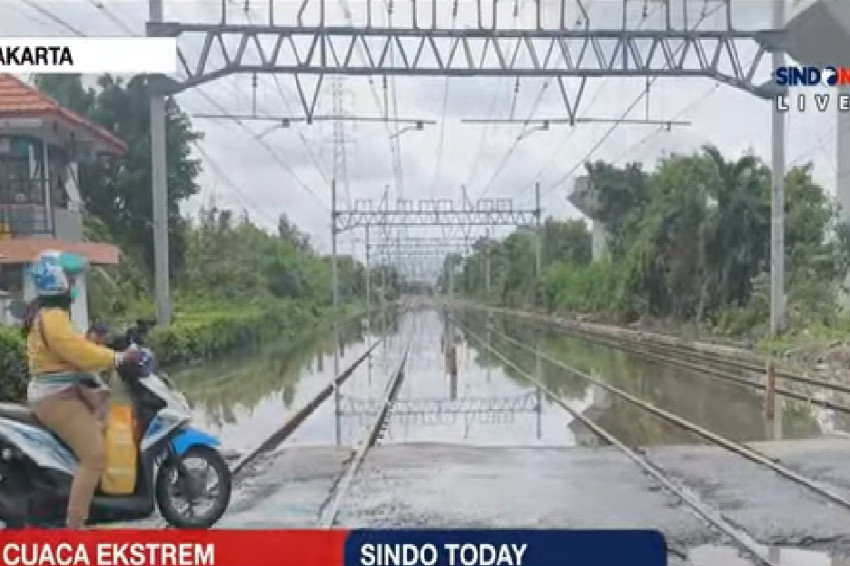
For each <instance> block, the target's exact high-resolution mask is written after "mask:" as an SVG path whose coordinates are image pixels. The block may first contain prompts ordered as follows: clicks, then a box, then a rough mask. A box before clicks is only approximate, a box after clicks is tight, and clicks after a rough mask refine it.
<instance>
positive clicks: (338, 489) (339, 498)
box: [319, 346, 410, 529]
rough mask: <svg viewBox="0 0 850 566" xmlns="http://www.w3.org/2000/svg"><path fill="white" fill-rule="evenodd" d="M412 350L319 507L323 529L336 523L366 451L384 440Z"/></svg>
mask: <svg viewBox="0 0 850 566" xmlns="http://www.w3.org/2000/svg"><path fill="white" fill-rule="evenodd" d="M409 352H410V347H409V346H407V347H406V348H405V349H404V354H403V355H402V357H401V362H400V363H399V366H398V369H397V370H396V371H395V372H394V373H393V374H392V375H390V377H389V379H388V380H387V385H386V388H385V390H384V394H383V396H382V398H381V403H380V406H379V409H378V411H377V414H376V415H375V418H374V420H373V421H372V424H371V425H370V426H369V428H368V429H367V431H366V435H365V436H364V437H363V439H362V440H361V441H360V445H359V446H358V447H357V449H356V450H355V451H354V452H353V454H352V456H351V458H350V460H349V461H348V463H347V464H346V466H345V467H344V469H343V471H342V473H341V474H340V475H339V477H338V478H337V481H335V482H334V485H333V487H332V488H331V492H330V493H329V494H328V498H327V500H326V501H325V502H324V504H323V505H322V507H321V508H320V509H319V524H320V526H321V527H322V528H325V529H330V528H332V527H333V526H334V525H335V524H336V522H337V519H338V517H339V514H340V511H341V510H342V508H343V504H344V502H345V499H346V497H347V496H348V492H349V489H350V487H351V484H352V482H353V481H354V478H355V476H356V475H357V473H358V471H359V470H360V468H361V466H362V464H363V461H364V460H365V459H366V454H367V452H368V451H369V449H370V448H373V447H374V446H375V445H377V444H378V442H379V441H380V439H381V436H382V434H383V432H384V430H385V427H386V424H387V419H388V417H389V415H390V411H391V409H392V405H393V403H394V402H395V400H396V399H397V397H398V392H399V390H400V388H401V384H402V382H403V381H404V375H405V374H404V366H405V364H406V363H407V357H408V353H409Z"/></svg>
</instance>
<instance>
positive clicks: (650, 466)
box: [457, 322, 850, 566]
mask: <svg viewBox="0 0 850 566" xmlns="http://www.w3.org/2000/svg"><path fill="white" fill-rule="evenodd" d="M457 324H458V326H460V327H462V328H464V330H465V331H466V333H467V335H468V336H470V337H471V338H472V339H473V340H474V341H476V342H478V343H479V344H480V346H481V347H482V348H484V349H486V350H487V351H488V352H489V353H490V354H492V355H493V356H495V357H496V358H498V359H499V360H500V361H501V362H502V363H504V364H505V365H507V366H509V367H511V368H512V369H513V370H514V371H516V372H518V373H519V374H521V375H522V376H523V377H524V378H525V379H527V380H528V381H529V382H531V383H534V384H535V386H537V387H539V388H540V390H541V391H542V392H543V394H544V395H546V396H547V397H548V398H549V399H550V401H551V402H553V403H554V404H556V405H558V406H559V407H561V408H562V409H564V410H565V411H567V412H568V413H569V414H570V415H571V416H572V417H573V418H575V419H576V420H578V421H580V422H581V423H582V424H583V425H584V426H586V427H587V428H588V429H589V430H590V431H592V432H593V433H594V434H595V435H596V436H598V437H599V438H601V439H602V440H604V441H606V442H608V443H609V444H611V445H613V446H614V447H616V448H617V449H619V450H620V451H621V452H622V453H623V454H624V455H625V456H627V457H628V458H629V459H630V460H631V461H633V462H634V463H636V464H637V465H638V466H639V467H640V468H641V469H642V470H643V471H644V472H645V473H647V474H648V475H650V476H652V477H653V478H654V479H655V480H657V481H658V482H659V483H660V484H661V485H662V486H663V487H664V488H665V489H667V490H668V491H669V492H670V493H672V494H673V495H675V496H676V497H677V498H679V499H680V500H681V501H682V502H683V503H685V504H686V505H687V506H688V507H689V508H690V509H691V510H692V511H693V512H694V513H696V515H698V516H699V517H700V518H702V519H703V520H704V521H705V522H706V523H708V524H709V525H710V526H711V527H712V528H715V529H717V530H719V531H720V532H722V533H723V534H724V535H726V536H727V537H728V538H729V539H730V540H731V541H732V542H733V543H734V544H735V546H737V547H738V548H739V549H740V550H742V551H744V552H745V553H746V554H747V555H748V556H749V557H750V558H751V559H752V560H754V561H755V562H756V563H758V564H760V565H774V566H776V563H775V562H773V561H771V559H770V558H769V557H767V556H765V555H764V552H763V551H762V549H761V548H760V547H759V544H758V543H757V542H756V541H755V540H754V539H753V538H752V537H751V536H750V535H748V534H747V533H746V532H744V531H743V530H741V529H740V528H738V527H736V526H734V525H732V524H730V523H729V522H728V521H727V520H725V519H724V518H723V516H722V515H721V514H719V513H718V512H717V511H714V510H713V509H711V508H710V507H709V506H708V505H707V504H706V503H705V502H703V501H702V500H701V499H700V498H698V497H696V496H695V495H693V494H692V493H690V492H689V491H688V490H687V489H686V488H685V487H684V486H680V485H677V484H676V482H674V480H673V479H671V477H670V476H669V475H668V474H667V473H666V472H665V470H663V469H662V468H660V467H659V466H657V465H656V464H654V463H653V462H651V461H650V460H649V459H648V458H647V457H646V456H645V455H643V454H641V453H640V452H639V451H638V450H635V449H632V448H630V447H628V446H627V445H626V444H625V443H623V442H622V441H620V440H619V439H618V438H617V437H615V436H614V435H613V434H611V433H610V432H609V431H608V430H606V429H604V428H603V427H601V426H599V425H598V424H596V423H594V422H593V421H591V420H590V419H588V418H587V417H586V416H584V415H583V414H581V413H580V412H579V411H577V410H575V409H573V408H572V407H570V405H569V404H568V403H567V402H566V401H564V400H563V399H562V398H561V397H560V396H558V395H557V394H555V393H554V392H552V391H551V390H550V389H549V388H548V387H547V386H546V384H545V383H543V382H542V381H541V380H540V379H539V378H537V377H535V376H533V375H532V374H531V373H530V372H528V371H526V370H524V369H523V368H521V367H520V366H519V365H518V364H517V363H516V362H514V361H512V360H510V359H509V358H508V357H507V356H506V355H505V354H503V353H502V352H500V351H499V350H498V349H497V348H495V347H494V346H493V345H492V344H490V343H488V341H487V340H485V339H484V338H482V337H480V336H479V335H478V334H476V333H474V332H473V331H471V329H470V328H469V327H468V326H465V325H464V324H462V323H460V322H458V323H457ZM491 335H495V336H496V337H497V339H498V340H501V341H503V342H505V343H509V344H511V345H513V346H515V347H517V348H520V349H523V350H525V351H528V352H531V353H535V354H536V355H539V356H540V359H541V360H543V361H545V362H547V363H550V364H552V365H554V366H556V367H558V368H560V369H562V370H564V371H565V372H567V373H569V374H571V375H573V376H576V377H579V378H581V379H583V380H586V381H587V382H589V383H593V384H594V385H596V386H598V387H601V388H603V389H606V390H607V391H609V392H610V393H612V394H614V395H616V396H618V397H620V398H622V399H624V400H626V401H627V402H629V403H630V404H633V405H635V406H636V407H639V408H640V409H642V410H645V411H647V412H650V413H652V414H654V415H655V416H657V417H659V418H661V419H663V420H665V421H667V422H668V423H670V424H673V425H675V426H678V427H680V428H683V429H685V430H688V431H689V432H692V433H694V434H696V435H698V436H700V437H702V438H703V439H704V440H706V441H708V442H709V443H710V444H713V445H716V446H719V447H721V448H723V449H725V450H727V451H729V452H731V453H733V454H735V455H737V456H740V457H742V458H745V459H746V460H748V461H750V462H752V463H754V464H756V465H757V466H760V467H762V468H766V469H769V470H771V471H773V472H775V473H776V474H778V475H779V476H780V477H782V478H784V479H786V480H790V481H792V482H794V483H795V484H797V485H799V486H801V487H803V488H804V489H806V490H808V491H810V492H812V493H813V494H815V495H817V496H820V497H822V498H824V499H826V500H828V501H829V502H831V503H833V504H836V505H838V506H840V507H842V508H844V509H847V510H850V500H848V499H846V498H844V497H843V496H841V495H840V494H838V493H836V492H835V491H833V490H831V489H830V488H829V487H827V486H824V485H820V484H819V483H817V482H815V481H814V480H812V479H811V478H807V477H805V476H803V475H801V474H798V473H797V472H795V471H794V470H792V469H790V468H788V467H786V466H784V465H782V464H781V463H779V462H778V461H776V460H773V459H771V458H769V457H766V456H764V455H762V454H761V453H759V452H757V451H756V450H754V449H752V448H750V447H748V446H746V445H744V444H741V443H738V442H735V441H732V440H729V439H727V438H725V437H723V436H720V435H718V434H715V433H713V432H711V431H709V430H707V429H705V428H703V427H700V426H698V425H696V424H695V423H693V422H691V421H688V420H687V419H684V418H682V417H680V416H678V415H675V414H673V413H670V412H669V411H665V410H663V409H660V408H659V407H656V406H654V405H652V404H650V403H647V402H646V401H644V400H642V399H639V398H638V397H636V396H634V395H632V394H630V393H628V392H626V391H623V390H622V389H619V388H617V387H614V386H612V385H610V384H608V383H605V382H604V381H601V380H599V379H596V378H594V377H593V376H591V375H589V374H587V373H585V372H582V371H580V370H578V369H576V368H573V367H570V366H568V365H567V364H565V363H563V362H560V361H559V360H556V359H554V358H552V357H550V356H547V355H545V354H543V353H540V352H539V351H537V350H536V349H535V348H533V347H530V346H528V345H526V344H523V343H522V342H519V341H517V340H514V339H513V338H511V337H509V336H506V335H504V334H501V333H496V332H493V331H491Z"/></svg>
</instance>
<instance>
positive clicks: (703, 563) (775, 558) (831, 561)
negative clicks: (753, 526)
mask: <svg viewBox="0 0 850 566" xmlns="http://www.w3.org/2000/svg"><path fill="white" fill-rule="evenodd" d="M764 556H765V557H766V558H767V559H768V560H770V561H771V562H773V563H774V564H776V565H777V566H850V559H847V558H837V557H832V556H830V555H829V554H828V553H826V552H820V551H816V550H805V549H801V548H781V547H771V548H768V549H765V554H764ZM753 564H754V562H753V561H752V560H751V559H749V558H746V557H744V556H742V555H741V553H740V552H739V551H738V549H737V548H733V547H728V546H714V545H705V546H698V547H696V548H694V549H692V550H691V551H690V552H688V565H689V566H753Z"/></svg>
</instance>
